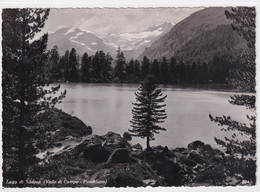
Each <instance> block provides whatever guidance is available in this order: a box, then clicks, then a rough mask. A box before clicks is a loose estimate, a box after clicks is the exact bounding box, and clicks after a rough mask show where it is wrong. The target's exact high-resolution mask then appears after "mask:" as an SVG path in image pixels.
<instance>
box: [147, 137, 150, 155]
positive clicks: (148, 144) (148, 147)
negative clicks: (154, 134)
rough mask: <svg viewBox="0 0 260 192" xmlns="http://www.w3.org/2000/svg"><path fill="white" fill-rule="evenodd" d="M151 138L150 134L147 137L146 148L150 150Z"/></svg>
mask: <svg viewBox="0 0 260 192" xmlns="http://www.w3.org/2000/svg"><path fill="white" fill-rule="evenodd" d="M149 141H150V139H149V134H148V135H147V137H146V150H147V151H149V150H150V143H149Z"/></svg>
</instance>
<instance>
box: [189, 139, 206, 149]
mask: <svg viewBox="0 0 260 192" xmlns="http://www.w3.org/2000/svg"><path fill="white" fill-rule="evenodd" d="M204 145H205V144H204V143H203V142H202V141H199V140H197V141H193V142H191V143H189V144H188V149H189V150H192V149H194V150H196V149H197V148H202V147H203V146H204Z"/></svg>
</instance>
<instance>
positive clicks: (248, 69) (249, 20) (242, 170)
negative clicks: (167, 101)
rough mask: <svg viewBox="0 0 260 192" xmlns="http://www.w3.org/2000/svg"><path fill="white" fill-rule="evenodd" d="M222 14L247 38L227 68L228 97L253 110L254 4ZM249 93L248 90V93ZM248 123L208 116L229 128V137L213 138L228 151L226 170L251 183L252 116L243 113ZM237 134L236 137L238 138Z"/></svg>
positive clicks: (253, 161)
mask: <svg viewBox="0 0 260 192" xmlns="http://www.w3.org/2000/svg"><path fill="white" fill-rule="evenodd" d="M225 13H226V16H227V17H228V18H230V19H231V20H233V23H232V26H233V29H234V30H236V31H238V32H239V33H240V34H241V35H243V37H244V38H245V39H246V40H247V43H248V47H249V51H248V52H246V53H243V54H240V57H239V60H238V63H236V65H235V66H234V67H235V68H234V70H232V71H231V78H230V79H229V83H230V84H231V85H232V86H233V87H234V88H236V91H237V92H240V94H236V95H234V96H232V97H231V100H230V101H229V102H230V103H231V104H234V105H240V106H245V107H247V108H248V109H250V110H251V112H255V85H256V81H255V71H256V61H255V58H256V55H255V19H256V10H255V8H254V7H238V8H232V11H231V12H228V11H226V12H225ZM248 93H250V94H248ZM247 118H248V120H249V122H250V124H249V125H246V124H245V123H240V122H238V121H235V120H233V119H232V118H231V117H230V116H222V117H212V116H211V115H210V119H211V120H212V121H214V122H216V123H218V125H220V126H223V128H222V130H224V131H231V132H233V133H232V138H228V137H225V139H219V138H215V141H216V143H217V144H219V145H221V146H223V147H224V148H225V149H226V154H229V157H230V159H229V161H226V162H225V163H226V164H227V163H229V165H228V169H229V171H230V174H231V175H232V176H233V175H234V174H241V175H242V176H243V179H244V180H247V181H250V182H251V183H253V184H255V182H256V176H255V172H256V156H255V155H256V116H255V115H247ZM239 137H240V138H239Z"/></svg>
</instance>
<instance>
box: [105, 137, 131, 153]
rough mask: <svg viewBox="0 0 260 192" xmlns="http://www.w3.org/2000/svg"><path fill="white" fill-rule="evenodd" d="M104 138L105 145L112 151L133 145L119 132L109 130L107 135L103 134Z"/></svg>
mask: <svg viewBox="0 0 260 192" xmlns="http://www.w3.org/2000/svg"><path fill="white" fill-rule="evenodd" d="M103 138H104V139H105V142H104V146H105V147H107V148H108V149H109V150H110V151H114V150H115V149H117V148H130V147H131V146H130V144H129V143H128V142H127V141H125V140H124V139H123V138H122V137H121V135H120V134H117V133H113V132H108V133H107V134H106V135H103Z"/></svg>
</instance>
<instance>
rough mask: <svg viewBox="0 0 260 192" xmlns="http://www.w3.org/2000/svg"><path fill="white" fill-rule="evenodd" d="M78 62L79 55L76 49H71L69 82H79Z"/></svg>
mask: <svg viewBox="0 0 260 192" xmlns="http://www.w3.org/2000/svg"><path fill="white" fill-rule="evenodd" d="M77 66H78V61H77V53H76V50H75V49H74V48H72V49H71V51H70V54H69V79H68V80H69V81H72V82H77V81H78V68H77Z"/></svg>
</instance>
